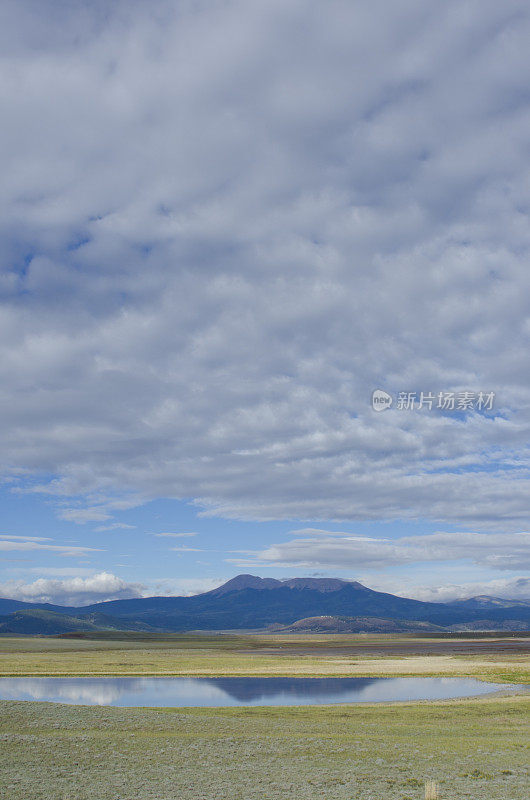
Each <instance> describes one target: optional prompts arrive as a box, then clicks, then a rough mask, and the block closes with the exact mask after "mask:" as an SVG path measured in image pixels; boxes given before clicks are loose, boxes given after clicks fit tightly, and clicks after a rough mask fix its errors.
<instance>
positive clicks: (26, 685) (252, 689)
mask: <svg viewBox="0 0 530 800" xmlns="http://www.w3.org/2000/svg"><path fill="white" fill-rule="evenodd" d="M506 688H512V689H513V688H514V687H513V685H505V684H497V683H484V682H482V681H477V680H474V679H473V678H0V699H1V700H47V701H51V702H54V703H69V704H74V705H97V706H180V707H186V706H187V707H191V706H217V707H221V706H318V705H325V704H326V703H387V702H390V701H395V700H447V699H450V698H453V697H466V696H469V695H479V694H488V693H490V692H494V691H497V690H498V689H506Z"/></svg>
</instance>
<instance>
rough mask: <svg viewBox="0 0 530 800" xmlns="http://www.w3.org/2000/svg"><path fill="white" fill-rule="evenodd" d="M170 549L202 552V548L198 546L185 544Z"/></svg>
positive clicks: (184, 551) (181, 551)
mask: <svg viewBox="0 0 530 800" xmlns="http://www.w3.org/2000/svg"><path fill="white" fill-rule="evenodd" d="M170 549H171V550H173V551H174V552H176V553H204V550H202V549H201V548H200V547H186V545H179V546H178V547H172V548H170Z"/></svg>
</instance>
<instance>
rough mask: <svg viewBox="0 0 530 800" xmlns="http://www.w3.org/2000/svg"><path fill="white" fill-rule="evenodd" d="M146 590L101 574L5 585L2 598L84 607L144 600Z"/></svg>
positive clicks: (1, 592) (135, 584) (134, 584)
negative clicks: (133, 599) (109, 601)
mask: <svg viewBox="0 0 530 800" xmlns="http://www.w3.org/2000/svg"><path fill="white" fill-rule="evenodd" d="M144 589H145V587H144V586H143V584H140V583H127V582H126V581H124V580H122V579H121V578H118V577H117V576H116V575H113V574H112V573H109V572H99V573H97V574H94V575H91V576H90V577H86V578H83V577H81V576H79V575H78V576H75V577H71V578H64V579H58V578H38V579H37V580H35V581H32V582H31V583H24V582H23V581H6V582H4V583H1V584H0V596H2V597H10V598H12V599H14V600H24V601H25V602H31V603H53V604H55V605H67V606H81V605H89V604H91V603H98V602H102V601H104V600H119V599H125V598H129V597H141V596H142V592H143V591H144Z"/></svg>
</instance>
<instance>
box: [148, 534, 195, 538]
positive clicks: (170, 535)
mask: <svg viewBox="0 0 530 800" xmlns="http://www.w3.org/2000/svg"><path fill="white" fill-rule="evenodd" d="M198 535H199V534H198V533H152V534H151V536H160V537H167V538H170V539H180V538H181V537H187V536H198Z"/></svg>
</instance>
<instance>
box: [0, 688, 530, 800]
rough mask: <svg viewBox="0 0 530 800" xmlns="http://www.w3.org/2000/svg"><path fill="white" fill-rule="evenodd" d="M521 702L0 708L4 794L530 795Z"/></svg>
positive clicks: (110, 799) (197, 798) (109, 799)
mask: <svg viewBox="0 0 530 800" xmlns="http://www.w3.org/2000/svg"><path fill="white" fill-rule="evenodd" d="M528 711H529V699H528V698H527V697H525V696H514V697H505V698H480V699H477V700H473V701H449V702H443V703H442V702H439V703H416V704H399V705H392V706H376V705H374V706H362V707H360V706H327V707H317V708H310V707H300V708H231V709H189V710H182V709H180V710H179V709H135V708H133V709H119V708H87V707H74V706H61V705H55V704H45V703H0V740H1V743H2V746H1V748H0V775H1V776H2V777H1V778H0V796H1V797H2V798H9V800H63V798H71V800H118V798H119V799H120V800H319V799H321V798H323V799H324V800H354V799H355V800H404V798H412V800H420V798H423V796H424V788H423V787H424V783H425V781H426V780H429V779H432V780H435V781H436V782H437V783H438V785H439V788H440V798H441V799H442V800H527V798H528V793H527V789H528V783H527V781H528V775H527V773H526V770H525V765H527V764H528V746H527V743H528V741H530V736H529V734H530V730H529V726H528V720H529V714H528Z"/></svg>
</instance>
